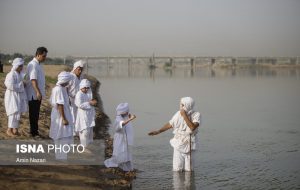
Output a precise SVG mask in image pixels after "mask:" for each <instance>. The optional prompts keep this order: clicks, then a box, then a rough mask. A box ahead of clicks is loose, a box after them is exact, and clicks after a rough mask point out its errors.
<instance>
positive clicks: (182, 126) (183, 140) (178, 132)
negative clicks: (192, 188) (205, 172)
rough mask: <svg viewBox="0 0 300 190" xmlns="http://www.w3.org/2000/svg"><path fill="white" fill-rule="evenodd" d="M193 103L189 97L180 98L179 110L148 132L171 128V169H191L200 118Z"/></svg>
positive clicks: (154, 132)
mask: <svg viewBox="0 0 300 190" xmlns="http://www.w3.org/2000/svg"><path fill="white" fill-rule="evenodd" d="M194 105H195V103H194V100H193V99H192V98H191V97H184V98H181V100H180V111H177V112H176V113H175V115H174V116H173V117H172V119H171V120H170V121H169V122H168V123H167V124H165V125H164V126H163V127H162V128H161V129H159V130H157V131H152V132H150V133H149V135H150V136H153V135H158V134H160V133H162V132H164V131H166V130H168V129H171V128H173V134H174V138H172V139H171V140H170V144H171V146H172V147H173V148H174V153H173V171H192V170H193V163H194V154H195V150H196V147H197V146H196V144H197V141H198V137H197V133H198V127H199V125H200V118H201V115H200V113H199V112H196V111H194V110H193V109H194Z"/></svg>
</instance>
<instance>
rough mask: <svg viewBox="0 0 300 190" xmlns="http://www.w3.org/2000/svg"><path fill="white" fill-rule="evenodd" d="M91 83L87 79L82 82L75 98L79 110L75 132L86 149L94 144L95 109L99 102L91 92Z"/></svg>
mask: <svg viewBox="0 0 300 190" xmlns="http://www.w3.org/2000/svg"><path fill="white" fill-rule="evenodd" d="M90 87H91V83H90V82H89V81H88V80H87V79H82V81H81V82H80V90H79V91H78V92H77V94H76V97H75V105H76V106H77V108H78V111H77V116H76V122H75V132H76V133H78V134H79V138H80V143H81V145H83V146H84V147H86V146H87V145H88V144H90V143H92V142H93V127H94V126H95V108H94V106H96V105H97V101H96V100H94V99H93V97H92V93H91V92H90V91H91V89H90Z"/></svg>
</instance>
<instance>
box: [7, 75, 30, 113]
mask: <svg viewBox="0 0 300 190" xmlns="http://www.w3.org/2000/svg"><path fill="white" fill-rule="evenodd" d="M22 80H23V77H22V76H21V74H19V73H18V72H17V71H11V72H9V73H8V74H7V75H6V78H5V81H4V84H5V86H6V88H7V89H6V91H5V95H4V104H5V110H6V114H7V116H9V115H12V114H19V117H20V114H21V113H24V112H26V111H27V104H28V103H27V98H26V93H25V89H24V84H23V81H22Z"/></svg>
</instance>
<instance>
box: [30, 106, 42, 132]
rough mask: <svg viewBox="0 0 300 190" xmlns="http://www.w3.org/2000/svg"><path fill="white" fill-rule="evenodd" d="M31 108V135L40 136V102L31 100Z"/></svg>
mask: <svg viewBox="0 0 300 190" xmlns="http://www.w3.org/2000/svg"><path fill="white" fill-rule="evenodd" d="M28 107H29V121H30V133H31V135H32V136H36V135H39V125H38V122H39V117H40V108H41V101H40V100H30V101H28Z"/></svg>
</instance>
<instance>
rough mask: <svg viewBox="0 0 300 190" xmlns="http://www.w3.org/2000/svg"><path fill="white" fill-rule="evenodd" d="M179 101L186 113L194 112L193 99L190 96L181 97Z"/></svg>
mask: <svg viewBox="0 0 300 190" xmlns="http://www.w3.org/2000/svg"><path fill="white" fill-rule="evenodd" d="M180 103H181V104H183V109H184V110H185V111H186V113H187V114H188V115H190V114H191V113H193V112H194V110H193V109H194V105H195V101H194V100H193V98H191V97H183V98H181V100H180Z"/></svg>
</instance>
